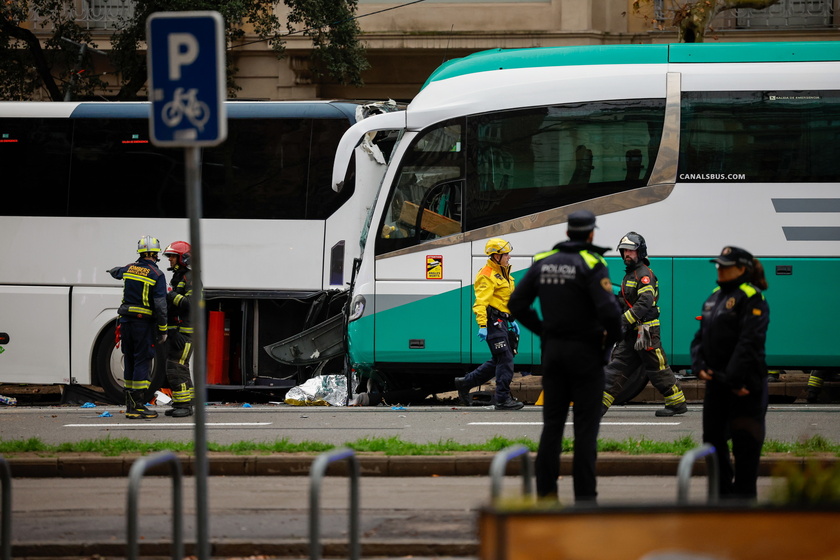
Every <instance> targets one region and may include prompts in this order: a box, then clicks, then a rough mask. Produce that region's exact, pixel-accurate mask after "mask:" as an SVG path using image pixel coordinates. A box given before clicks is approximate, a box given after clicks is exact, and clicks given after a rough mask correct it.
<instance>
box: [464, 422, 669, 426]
mask: <svg viewBox="0 0 840 560" xmlns="http://www.w3.org/2000/svg"><path fill="white" fill-rule="evenodd" d="M681 423H682V422H601V425H602V426H679V425H680V424H681ZM572 424H573V422H566V425H567V426H571V425H572ZM468 425H469V426H542V422H469V423H468Z"/></svg>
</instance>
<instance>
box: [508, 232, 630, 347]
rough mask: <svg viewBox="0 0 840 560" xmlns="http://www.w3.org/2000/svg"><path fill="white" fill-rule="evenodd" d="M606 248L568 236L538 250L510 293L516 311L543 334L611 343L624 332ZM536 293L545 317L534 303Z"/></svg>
mask: <svg viewBox="0 0 840 560" xmlns="http://www.w3.org/2000/svg"><path fill="white" fill-rule="evenodd" d="M607 250H608V249H606V248H603V247H596V246H594V245H591V244H589V243H586V242H583V241H565V242H563V243H559V244H557V245H555V246H554V249H553V250H552V251H549V252H548V253H542V254H539V255H536V256H535V257H534V258H535V259H536V261H535V262H534V264H533V265H531V268H529V269H528V272H526V273H525V277H524V278H522V280H520V282H519V285H518V286H517V288H516V290H515V291H514V292H513V295H512V296H511V299H510V309H511V312H512V313H513V316H514V317H515V318H516V320H518V321H519V322H520V323H522V324H523V325H525V326H526V327H527V328H528V329H530V330H531V331H533V332H535V333H536V334H538V335H540V336H541V337H542V338H543V339H546V338H563V339H569V340H580V341H583V342H591V343H594V344H599V345H603V347H604V348H608V347H610V346H612V345H613V344H614V343H615V342H616V341H617V340H618V339H619V337H620V336H621V309H620V308H619V306H618V302H617V301H616V299H615V295H613V290H612V283H611V282H610V277H609V273H608V272H607V263H606V261H604V257H602V255H603V254H604V253H605V252H606V251H607ZM536 298H539V300H540V308H541V311H542V314H543V318H542V319H540V317H539V315H538V314H537V311H536V310H535V309H534V308H533V307H532V305H531V304H532V303H533V301H534V300H535V299H536ZM605 331H606V335H605Z"/></svg>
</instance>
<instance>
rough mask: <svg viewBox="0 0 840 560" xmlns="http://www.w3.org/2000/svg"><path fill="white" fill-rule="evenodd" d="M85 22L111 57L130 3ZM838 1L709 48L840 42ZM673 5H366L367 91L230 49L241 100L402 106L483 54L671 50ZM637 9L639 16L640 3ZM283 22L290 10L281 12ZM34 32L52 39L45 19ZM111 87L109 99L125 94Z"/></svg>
mask: <svg viewBox="0 0 840 560" xmlns="http://www.w3.org/2000/svg"><path fill="white" fill-rule="evenodd" d="M73 3H74V4H75V9H76V12H77V22H78V23H79V24H80V25H84V26H86V27H88V28H89V29H90V30H91V31H92V32H93V33H94V36H95V42H96V43H97V44H98V45H99V48H100V49H102V50H104V51H107V49H108V48H109V46H110V40H109V37H110V33H111V32H113V28H114V24H115V22H116V21H118V18H119V17H124V16H125V15H127V14H129V13H130V11H131V9H132V0H74V2H73ZM838 3H840V0H780V1H779V2H778V3H777V4H776V5H774V6H771V7H770V8H768V9H765V10H748V9H739V10H730V11H727V12H722V13H721V14H719V15H718V16H717V17H716V18H715V20H714V21H713V23H712V26H711V31H710V32H709V33H708V35H707V36H706V42H714V41H725V42H733V41H739V42H743V41H803V40H804V41H824V40H836V39H838V38H840V34H838V33H839V29H838V22H837V16H836V14H837V7H838V6H837V4H838ZM672 4H673V2H671V1H670V0H647V1H645V0H642V1H641V2H634V0H405V1H403V2H394V1H390V0H359V9H358V14H357V15H358V17H359V24H360V27H361V29H362V42H363V44H364V45H365V48H366V49H367V57H368V60H369V62H370V66H371V67H370V69H369V70H367V71H366V72H365V73H364V74H363V80H364V82H365V85H364V86H362V87H354V86H348V85H342V84H339V83H337V82H335V81H332V80H329V79H316V78H313V76H312V74H311V72H310V71H309V65H308V60H309V55H310V53H311V43H310V41H309V40H308V39H307V38H306V37H304V36H303V35H300V34H295V35H290V36H288V37H286V38H285V41H286V52H287V54H286V57H285V58H283V59H279V60H278V59H277V57H276V56H275V55H274V53H273V52H272V51H271V50H270V48H269V47H268V45H267V44H266V43H265V42H264V41H255V37H246V38H245V39H244V40H243V41H241V42H240V43H239V44H234V45H231V47H230V48H231V50H230V52H231V55H232V58H233V61H234V63H235V65H236V66H237V67H238V69H239V70H238V73H237V75H236V83H237V85H238V86H239V87H240V88H241V90H240V91H239V92H238V94H237V97H239V98H242V99H266V100H292V99H342V98H343V99H374V100H378V99H389V98H390V99H395V100H398V101H409V100H410V99H411V98H412V97H413V96H414V95H415V94H416V93H417V92H418V91H419V90H420V88H421V87H422V85H423V83H424V81H425V80H426V78H427V77H428V75H429V74H430V73H431V72H432V71H433V70H434V69H435V68H436V67H437V66H439V65H440V64H441V63H443V62H445V61H446V60H449V59H452V58H457V57H461V56H465V55H467V54H470V53H473V52H476V51H481V50H485V49H495V48H505V49H508V48H530V47H549V46H563V45H602V44H603V45H607V44H636V43H637V44H643V43H669V42H674V41H676V39H677V32H676V30H675V29H674V28H673V27H672V26H671V25H670V23H671V20H672V19H673V13H672V12H669V6H671V5H672ZM637 5H638V6H639V7H638V8H636V9H634V6H637ZM277 9H278V15H279V16H280V18H281V20H283V19H284V15H285V14H284V11H285V9H286V8H285V6H284V5H282V4H281V5H280V6H278V8H277ZM32 24H33V29H34V30H35V31H36V33H37V32H39V31H41V32H45V29H44V27H43V26H42V25H44V24H43V22H38V21H33V22H32ZM107 79H109V80H111V81H112V83H113V85H112V86H111V87H109V91H103V92H102V94H103V95H104V96H106V97H107V96H108V95H112V94H113V93H115V92H116V90H117V86H116V84H117V80H116V78H115V77H110V78H107Z"/></svg>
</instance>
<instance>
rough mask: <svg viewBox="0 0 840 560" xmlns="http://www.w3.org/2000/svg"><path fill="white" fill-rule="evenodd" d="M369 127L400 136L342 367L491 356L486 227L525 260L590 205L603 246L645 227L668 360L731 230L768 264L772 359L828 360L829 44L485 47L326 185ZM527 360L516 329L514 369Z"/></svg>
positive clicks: (423, 365) (457, 366)
mask: <svg viewBox="0 0 840 560" xmlns="http://www.w3.org/2000/svg"><path fill="white" fill-rule="evenodd" d="M378 129H381V130H398V131H400V133H401V138H400V140H399V142H398V144H397V146H396V147H395V148H394V151H393V153H392V157H391V160H390V163H389V167H388V171H387V172H386V175H385V178H384V180H383V183H382V187H381V191H380V193H379V196H378V198H377V200H376V203H375V206H374V208H373V212H372V213H371V216H370V218H369V222H368V223H369V226H368V228H367V230H366V232H365V237H364V239H365V244H364V249H363V255H362V263H361V266H360V269H359V273H358V277H357V279H356V283H355V286H354V289H353V300H352V305H351V308H352V315H351V317H350V320H351V322H350V323H349V326H348V329H349V349H350V362H351V364H352V366H353V367H354V368H355V369H356V370H357V371H359V372H360V373H362V374H364V375H367V376H369V377H370V378H372V379H374V380H377V381H380V382H381V383H383V384H384V385H386V386H387V387H390V388H394V389H399V388H404V387H405V385H406V384H408V383H414V384H418V383H426V387H427V388H429V389H430V390H444V389H448V390H451V389H452V377H453V376H455V375H463V372H464V371H465V370H467V369H468V368H470V367H472V366H473V365H475V364H478V363H481V362H483V361H484V360H485V359H487V358H488V357H489V353H488V351H487V347H486V344H484V343H483V342H481V341H479V339H478V338H477V337H476V328H477V327H476V324H475V321H474V319H473V316H472V313H471V306H472V303H473V291H472V284H473V279H474V277H475V274H476V272H477V270H478V269H479V268H480V267H481V266H482V265H483V264H484V263H485V261H486V257H485V255H484V253H483V248H484V244H485V242H486V240H487V239H488V238H491V237H503V238H504V239H506V240H508V241H510V242H511V243H512V245H513V255H512V258H511V264H512V265H513V270H514V276H519V275H521V274H523V273H524V271H525V269H526V268H527V267H529V266H530V265H531V263H532V259H533V255H534V254H536V253H538V252H541V251H545V250H547V249H550V248H551V247H552V246H553V245H554V244H555V243H557V242H558V241H562V240H564V239H565V238H566V235H565V231H566V219H567V216H568V215H569V214H570V213H571V212H574V211H575V210H579V209H584V208H585V209H589V210H591V211H593V212H595V214H596V215H597V216H598V229H597V230H596V235H595V243H596V244H598V245H603V246H610V247H613V248H614V247H615V246H616V245H617V243H618V240H619V239H620V238H621V237H622V235H624V234H625V233H626V232H628V231H636V232H639V233H641V234H642V235H643V236H644V237H645V238H646V240H647V244H648V250H649V253H650V256H651V259H650V260H651V263H652V268H653V269H654V271H655V272H656V274H657V275H658V277H659V279H660V289H661V297H660V299H659V304H660V307H661V310H662V317H661V320H662V325H663V326H662V341H663V345H664V348H665V350H666V351H667V352H669V356H670V360H671V364H672V365H673V366H674V367H675V368H684V367H686V366H689V365H690V360H689V344H690V340H691V338H692V337H693V335H694V333H695V332H696V330H697V321H696V319H695V318H696V316H698V315H699V312H700V310H701V305H702V302H703V301H704V300H705V298H706V297H707V296H708V295H709V294H710V293H711V291H712V289H713V288H714V287H715V278H716V276H715V271H714V268H713V266H712V265H711V264H710V263H709V258H710V257H712V256H715V255H717V254H718V253H719V252H720V250H721V248H722V247H723V246H725V245H727V244H734V245H738V246H742V247H744V248H746V249H748V250H750V251H751V252H753V253H754V254H755V255H756V256H757V257H759V258H761V259H762V261H763V263H764V265H765V267H766V270H767V275H768V281H769V285H770V289H769V291H768V292H767V294H766V295H767V299H768V300H769V304H770V308H771V323H770V332H769V336H768V340H767V352H768V355H767V359H768V365H770V366H772V367H774V368H808V367H825V366H835V367H836V366H838V365H840V357H838V351H837V347H838V346H837V342H836V338H837V320H838V317H840V290H837V289H836V288H835V284H836V283H837V279H838V278H840V258H838V257H839V256H840V42H825V43H820V42H814V43H760V44H748V43H741V44H737V43H728V44H673V45H623V46H594V47H591V46H590V47H556V48H539V49H521V50H493V51H486V52H481V53H477V54H474V55H471V56H468V57H465V58H463V59H458V60H453V61H450V62H448V63H446V64H444V65H443V66H441V67H440V68H439V69H437V70H436V71H435V72H434V73H433V74H432V76H431V77H430V78H429V79H428V81H427V82H426V84H425V86H424V88H423V89H422V90H421V91H420V93H419V94H418V95H417V96H416V97H415V98H414V100H413V101H412V102H411V103H410V104H409V105H408V107H407V108H406V110H405V111H404V112H399V113H391V114H386V115H379V116H374V117H372V118H370V119H367V120H365V121H362V122H360V123H358V124H356V125H355V126H354V127H353V128H351V129H350V130H349V131H348V132H347V134H346V135H345V137H344V138H343V139H342V143H341V146H340V147H339V151H338V152H337V159H336V164H335V170H334V178H333V180H334V183H340V181H341V180H342V178H343V177H344V175H345V168H346V163H347V162H348V161H349V160H350V156H351V154H352V150H353V148H354V146H356V144H357V142H358V139H359V138H360V137H361V136H362V135H363V134H364V133H365V132H367V131H370V130H378ZM610 255H612V260H610V259H608V260H610V262H611V263H612V266H611V267H610V274H611V276H612V279H613V281H614V283H616V284H618V283H619V282H620V279H621V277H622V276H623V265H621V264H620V260H619V259H618V258H617V257H618V255H617V253H616V252H612V253H608V254H607V256H608V257H609V256H610ZM552 312H555V313H556V312H562V310H553V311H552ZM539 363H540V356H539V341H538V340H537V339H536V337H534V336H532V334H531V333H528V332H523V336H522V340H521V341H520V346H519V354H518V355H517V356H516V364H517V370H518V371H519V370H521V371H529V370H530V371H533V372H538V368H539ZM418 379H423V380H425V381H422V382H421V381H418ZM435 380H436V381H435ZM415 386H417V385H415Z"/></svg>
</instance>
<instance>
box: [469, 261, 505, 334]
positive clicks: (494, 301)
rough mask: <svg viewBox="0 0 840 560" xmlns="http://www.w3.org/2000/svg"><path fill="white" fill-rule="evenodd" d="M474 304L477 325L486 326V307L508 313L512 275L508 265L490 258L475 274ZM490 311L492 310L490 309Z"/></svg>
mask: <svg viewBox="0 0 840 560" xmlns="http://www.w3.org/2000/svg"><path fill="white" fill-rule="evenodd" d="M473 288H474V289H475V304H474V305H473V313H475V320H476V322H477V323H478V326H479V327H486V326H487V314H488V308H489V307H492V308H493V309H495V310H497V311H499V312H501V313H504V314H508V313H510V310H509V309H508V300H509V299H510V294H511V292H513V277H512V276H511V275H510V265H508V266H501V265H500V264H499V263H497V262H495V261H494V260H493V259H492V258H490V259H487V264H486V265H484V267H483V268H482V269H481V270H479V271H478V274H476V275H475V283H474V284H473ZM490 312H492V310H491V311H490Z"/></svg>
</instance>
